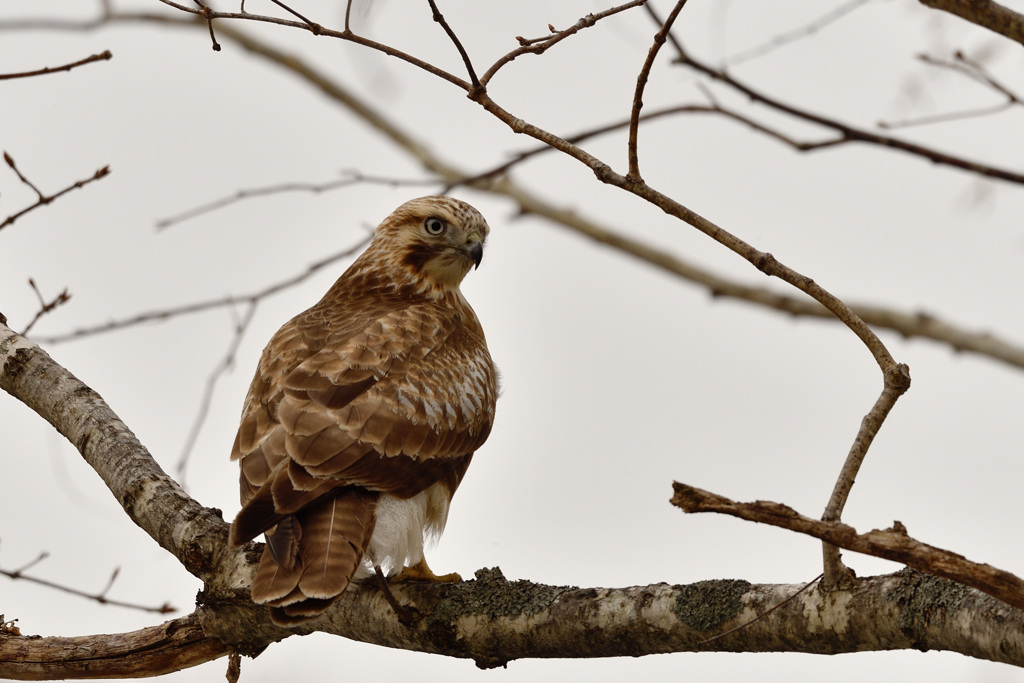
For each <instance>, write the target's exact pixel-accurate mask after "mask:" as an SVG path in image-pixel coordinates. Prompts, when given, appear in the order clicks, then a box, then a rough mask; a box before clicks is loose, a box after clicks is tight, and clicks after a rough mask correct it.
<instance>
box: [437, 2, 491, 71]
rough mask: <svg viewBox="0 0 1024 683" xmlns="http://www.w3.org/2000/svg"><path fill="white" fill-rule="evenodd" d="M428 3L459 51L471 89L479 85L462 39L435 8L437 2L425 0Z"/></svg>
mask: <svg viewBox="0 0 1024 683" xmlns="http://www.w3.org/2000/svg"><path fill="white" fill-rule="evenodd" d="M427 3H428V4H429V5H430V11H431V12H433V13H434V14H433V19H434V21H436V22H437V23H439V24H441V28H443V29H444V32H445V33H447V34H448V38H449V39H450V40H451V41H452V43H454V44H455V49H456V50H458V51H459V55H460V56H461V57H462V63H463V64H465V65H466V73H467V74H468V75H469V82H470V84H471V85H472V87H473V89H476V88H479V87H480V79H479V78H477V77H476V70H475V69H474V68H473V62H472V61H471V60H470V58H469V53H468V52H466V48H464V47H463V46H462V41H460V40H459V37H458V36H457V35H455V31H453V30H452V27H451V26H449V25H448V21H447V20H446V19H445V18H444V15H443V14H441V10H439V9H438V8H437V3H436V2H434V0H427Z"/></svg>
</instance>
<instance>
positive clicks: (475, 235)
mask: <svg viewBox="0 0 1024 683" xmlns="http://www.w3.org/2000/svg"><path fill="white" fill-rule="evenodd" d="M489 232H490V228H489V227H488V226H487V221H485V220H484V217H483V216H481V215H480V212H479V211H477V210H476V209H474V208H473V207H472V206H470V205H469V204H467V203H465V202H463V201H459V200H458V199H453V198H451V197H440V196H433V197H420V198H419V199H413V200H410V201H408V202H406V203H405V204H402V205H401V206H400V207H398V208H397V209H395V211H394V213H392V214H391V215H390V216H388V217H387V218H386V219H385V220H384V222H383V223H381V224H380V225H379V226H378V227H377V233H376V235H375V236H374V238H373V245H372V246H371V247H370V250H369V251H376V252H377V255H378V257H380V258H383V259H385V260H386V261H387V266H388V267H389V269H394V270H395V271H397V274H401V275H404V276H405V277H409V278H411V279H412V280H413V281H414V282H415V283H417V284H418V285H420V287H418V289H419V288H424V289H427V290H430V291H434V292H444V291H448V290H452V289H456V288H458V286H459V283H461V282H462V279H463V278H464V277H466V273H468V272H469V270H470V268H472V267H474V266H479V265H480V259H482V258H483V254H484V241H485V240H486V239H487V234H488V233H489Z"/></svg>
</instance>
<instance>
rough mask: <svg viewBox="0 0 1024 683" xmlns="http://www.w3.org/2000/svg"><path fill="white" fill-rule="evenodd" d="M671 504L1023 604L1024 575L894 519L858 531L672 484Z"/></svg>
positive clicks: (767, 504)
mask: <svg viewBox="0 0 1024 683" xmlns="http://www.w3.org/2000/svg"><path fill="white" fill-rule="evenodd" d="M672 486H673V489H674V491H675V493H674V494H673V496H672V504H673V505H675V506H677V507H679V508H681V509H682V510H683V511H684V512H689V513H696V512H717V513H720V514H725V515H730V516H732V517H738V518H740V519H745V520H747V521H750V522H760V523H762V524H769V525H771V526H775V527H779V528H782V529H788V530H790V531H795V532H797V533H801V534H806V535H808V536H813V537H814V538H818V539H820V540H822V541H825V542H826V543H830V544H832V545H834V546H839V547H840V548H845V549H846V550H851V551H853V552H857V553H862V554H864V555H870V556H872V557H880V558H882V559H886V560H892V561H893V562H899V563H901V564H905V565H907V566H908V567H911V568H912V569H917V570H919V571H923V572H927V573H929V574H933V575H935V576H940V577H943V578H947V579H951V580H953V581H956V582H957V583H960V584H963V585H965V586H971V587H972V588H976V589H977V590H979V591H981V592H983V593H987V594H988V595H991V596H992V597H994V598H998V599H999V600H1002V601H1003V602H1005V603H1007V604H1008V605H1013V606H1014V607H1016V608H1017V609H1024V580H1022V579H1020V578H1018V577H1017V576H1015V575H1014V574H1011V573H1010V572H1008V571H1004V570H1002V569H997V568H995V567H992V566H991V565H987V564H979V563H977V562H971V561H970V560H968V559H966V558H965V557H964V556H963V555H958V554H957V553H954V552H951V551H949V550H944V549H942V548H937V547H935V546H933V545H928V544H926V543H922V542H921V541H918V540H916V539H913V538H911V537H910V536H908V535H907V530H906V528H905V527H904V526H903V525H902V524H900V523H899V522H894V523H893V526H892V528H890V529H886V530H884V531H880V530H878V529H875V530H874V531H869V532H867V533H864V534H858V533H857V531H856V529H854V528H853V527H851V526H849V525H848V524H843V523H842V522H828V521H822V520H817V519H812V518H810V517H805V516H804V515H801V514H799V513H798V512H796V511H795V510H793V509H792V508H790V507H788V506H786V505H782V504H781V503H773V502H769V501H756V502H753V503H739V502H736V501H734V500H730V499H729V498H726V497H725V496H720V495H718V494H716V493H711V492H710V491H705V490H703V489H699V488H696V487H694V486H690V485H688V484H681V483H679V482H674V483H673V485H672Z"/></svg>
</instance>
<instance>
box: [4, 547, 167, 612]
mask: <svg viewBox="0 0 1024 683" xmlns="http://www.w3.org/2000/svg"><path fill="white" fill-rule="evenodd" d="M49 556H50V554H49V553H47V552H42V553H39V556H38V557H36V559H34V560H32V561H31V562H29V563H28V564H26V565H25V566H23V567H20V568H18V569H14V570H9V569H0V574H3V575H4V576H6V577H8V578H9V579H13V580H20V581H28V582H29V583H34V584H36V585H39V586H45V587H47V588H53V589H55V590H58V591H61V592H64V593H70V594H71V595H77V596H79V597H82V598H88V599H89V600H95V601H96V602H98V603H100V604H101V605H113V606H115V607H126V608H128V609H135V610H141V611H143V612H155V613H156V614H169V613H171V612H176V611H177V609H176V608H174V607H171V605H170V604H168V603H166V602H165V603H164V604H162V605H160V606H159V607H148V606H146V605H139V604H137V603H133V602H124V601H122V600H114V599H112V598H108V597H107V593H109V592H110V589H111V587H113V585H114V581H115V580H116V579H117V576H118V573H119V572H120V568H115V569H114V571H113V573H112V574H111V575H110V579H109V580H108V581H107V585H106V587H105V588H104V589H103V590H102V591H100V592H99V593H89V592H87V591H82V590H79V589H77V588H71V587H70V586H64V585H62V584H59V583H55V582H53V581H47V580H46V579H40V578H38V577H35V576H28V575H26V574H25V572H26V571H27V570H28V569H30V568H32V567H34V566H35V565H37V564H39V563H40V562H42V561H43V560H45V559H46V558H47V557H49Z"/></svg>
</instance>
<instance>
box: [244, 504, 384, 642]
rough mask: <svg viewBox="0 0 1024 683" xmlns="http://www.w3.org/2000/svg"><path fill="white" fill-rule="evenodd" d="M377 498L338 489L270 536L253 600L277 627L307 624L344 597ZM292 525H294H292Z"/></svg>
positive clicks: (368, 532)
mask: <svg viewBox="0 0 1024 683" xmlns="http://www.w3.org/2000/svg"><path fill="white" fill-rule="evenodd" d="M378 498H379V494H377V493H374V492H371V491H367V490H366V489H361V488H356V487H346V488H341V489H336V490H335V491H334V492H332V493H331V494H329V495H327V496H324V497H322V498H321V499H319V500H317V501H316V502H315V503H313V504H312V505H310V506H309V507H306V508H304V509H302V510H300V511H299V512H297V513H295V515H293V516H292V517H291V518H289V519H288V521H287V523H285V520H282V522H281V523H279V524H278V526H277V528H276V529H275V530H274V531H273V532H271V533H269V534H268V539H267V540H268V543H267V547H266V549H264V551H263V557H262V558H260V564H259V567H258V568H257V570H256V576H255V577H254V578H253V583H252V599H253V601H255V602H258V603H261V604H266V605H269V606H270V616H271V619H272V620H273V621H274V622H275V623H277V624H280V625H291V624H297V623H301V622H303V621H306V620H308V619H310V618H312V617H315V616H316V615H318V614H320V613H321V612H323V611H324V610H326V609H327V608H328V607H329V606H330V605H331V603H332V602H334V600H335V599H336V598H337V597H338V596H339V595H341V594H342V593H344V592H345V589H347V588H348V585H349V582H350V581H351V580H352V576H353V574H355V571H356V569H358V567H359V564H360V562H361V561H362V559H363V553H364V552H366V547H367V545H368V544H369V542H370V536H371V535H372V534H373V526H374V522H375V521H376V516H375V513H376V509H377V499H378ZM291 520H294V521H291Z"/></svg>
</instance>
